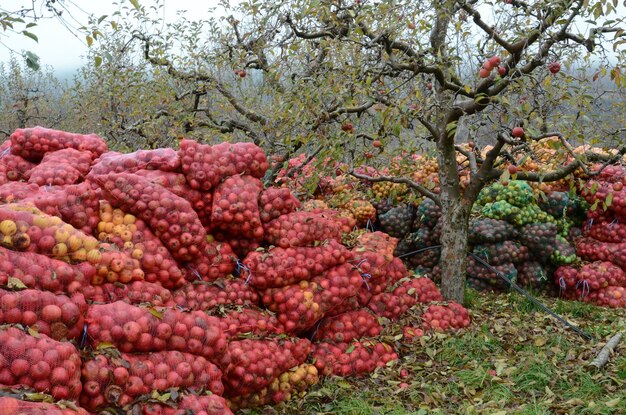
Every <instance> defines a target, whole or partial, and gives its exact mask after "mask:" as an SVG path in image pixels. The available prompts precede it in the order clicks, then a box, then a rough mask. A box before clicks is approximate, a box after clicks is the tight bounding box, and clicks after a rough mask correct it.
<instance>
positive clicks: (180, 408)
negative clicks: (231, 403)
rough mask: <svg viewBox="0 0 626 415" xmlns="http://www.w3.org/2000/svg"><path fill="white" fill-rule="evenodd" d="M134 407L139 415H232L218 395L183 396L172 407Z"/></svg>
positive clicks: (140, 404) (144, 405) (152, 405)
mask: <svg viewBox="0 0 626 415" xmlns="http://www.w3.org/2000/svg"><path fill="white" fill-rule="evenodd" d="M135 407H137V408H139V409H138V410H139V412H137V413H138V414H140V415H189V414H194V415H233V413H232V411H231V410H230V408H229V407H228V403H227V402H226V400H225V399H224V398H222V397H221V396H218V395H199V396H198V395H185V396H183V397H182V399H181V400H180V402H178V403H176V404H175V405H174V407H172V406H169V405H163V404H159V403H138V404H137V405H136V406H135ZM135 413H136V412H133V414H135Z"/></svg>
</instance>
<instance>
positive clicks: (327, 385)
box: [248, 291, 626, 415]
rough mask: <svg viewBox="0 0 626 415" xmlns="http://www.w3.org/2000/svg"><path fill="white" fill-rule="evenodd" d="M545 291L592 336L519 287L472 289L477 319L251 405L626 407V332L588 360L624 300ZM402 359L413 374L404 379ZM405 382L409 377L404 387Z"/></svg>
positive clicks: (618, 323)
mask: <svg viewBox="0 0 626 415" xmlns="http://www.w3.org/2000/svg"><path fill="white" fill-rule="evenodd" d="M541 300H542V301H543V302H544V303H545V304H546V305H548V306H549V307H551V308H552V309H554V310H555V311H557V312H558V313H560V314H561V315H563V316H564V317H566V318H567V319H568V320H569V321H570V322H572V323H574V324H576V325H578V326H579V327H581V328H582V329H583V330H585V331H586V332H588V333H589V334H591V335H592V336H593V337H594V340H592V341H587V340H585V339H583V338H582V337H580V336H578V335H576V334H575V333H574V332H573V331H571V330H569V329H566V328H564V327H563V326H562V325H561V324H560V323H559V322H557V321H556V320H554V319H553V318H551V317H548V316H547V315H546V314H544V313H543V312H541V311H539V310H538V309H536V308H535V306H534V305H533V304H532V303H530V302H529V301H527V300H526V299H525V298H523V297H521V296H519V295H517V294H509V295H493V294H482V293H480V294H479V293H477V292H475V291H470V292H469V293H468V305H469V308H470V311H471V314H472V318H473V323H472V325H471V327H470V328H469V329H466V330H464V331H462V332H460V333H457V334H453V335H452V334H451V335H435V336H432V337H424V338H422V339H421V342H419V341H418V342H417V343H416V344H413V345H410V346H408V347H404V348H403V350H402V356H403V357H402V358H401V359H400V361H398V362H395V364H394V365H393V366H390V367H388V368H384V369H382V370H379V371H377V372H376V373H374V374H372V375H371V376H370V377H367V378H362V379H342V378H329V379H326V380H324V381H322V382H321V383H320V384H318V385H317V386H316V387H315V388H313V389H312V390H310V391H309V393H308V394H307V395H306V396H305V397H304V398H301V399H297V400H294V401H292V402H289V403H286V404H283V405H280V406H277V407H273V408H270V407H267V408H262V409H259V410H256V411H249V412H248V413H250V414H337V415H378V414H380V415H382V414H389V415H400V414H416V415H417V414H419V415H422V414H424V415H426V414H502V415H505V414H520V415H521V414H525V415H531V414H532V415H539V414H572V415H573V414H576V415H583V414H614V415H617V414H626V339H623V340H622V342H621V344H620V346H619V347H618V349H617V351H616V353H615V354H614V355H613V356H612V357H611V358H610V360H609V363H608V364H607V366H605V367H604V368H603V369H602V370H597V369H595V368H590V367H589V366H588V362H590V361H591V360H592V359H593V358H594V357H595V355H596V354H597V352H598V351H599V350H600V348H601V347H602V346H603V345H604V342H606V340H607V339H608V338H610V337H611V336H612V335H613V334H615V333H617V332H619V331H622V332H624V333H625V334H626V310H611V309H604V308H599V307H594V306H590V305H587V304H583V303H577V302H567V301H561V300H556V299H550V298H541ZM401 369H407V370H408V371H409V376H408V378H406V379H402V378H401V377H400V375H399V373H400V371H401ZM400 382H407V383H408V384H409V386H408V387H407V388H404V389H401V388H399V387H398V385H399V383H400Z"/></svg>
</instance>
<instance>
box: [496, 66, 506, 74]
mask: <svg viewBox="0 0 626 415" xmlns="http://www.w3.org/2000/svg"><path fill="white" fill-rule="evenodd" d="M506 72H507V70H506V67H504V66H498V75H500V76H504V75H506Z"/></svg>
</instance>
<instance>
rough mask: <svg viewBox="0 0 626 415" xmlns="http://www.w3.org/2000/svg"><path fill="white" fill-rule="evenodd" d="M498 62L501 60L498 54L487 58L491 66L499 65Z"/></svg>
mask: <svg viewBox="0 0 626 415" xmlns="http://www.w3.org/2000/svg"><path fill="white" fill-rule="evenodd" d="M500 62H502V60H501V59H500V57H499V56H492V57H491V58H489V63H490V64H491V66H492V67H493V68H495V67H497V66H498V65H500Z"/></svg>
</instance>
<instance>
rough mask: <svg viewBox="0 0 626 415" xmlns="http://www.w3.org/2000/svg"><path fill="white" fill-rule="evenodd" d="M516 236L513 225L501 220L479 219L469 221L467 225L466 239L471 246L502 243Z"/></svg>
mask: <svg viewBox="0 0 626 415" xmlns="http://www.w3.org/2000/svg"><path fill="white" fill-rule="evenodd" d="M516 236H517V231H516V230H515V228H514V227H513V225H511V224H510V223H508V222H505V221H503V220H497V219H491V218H480V219H473V220H471V221H470V224H469V231H468V238H469V242H470V244H472V245H478V244H484V243H495V242H502V241H506V240H510V239H514V238H515V237H516Z"/></svg>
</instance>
